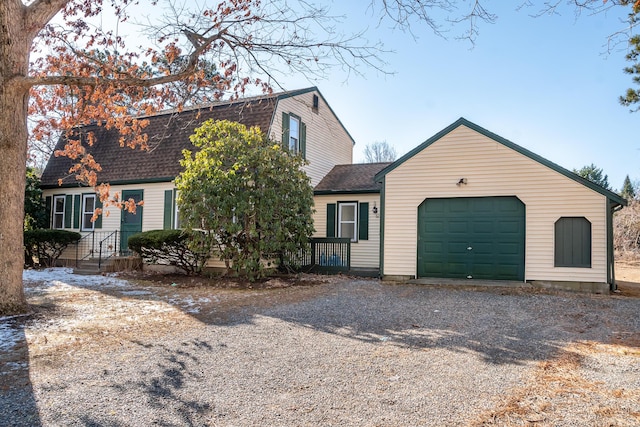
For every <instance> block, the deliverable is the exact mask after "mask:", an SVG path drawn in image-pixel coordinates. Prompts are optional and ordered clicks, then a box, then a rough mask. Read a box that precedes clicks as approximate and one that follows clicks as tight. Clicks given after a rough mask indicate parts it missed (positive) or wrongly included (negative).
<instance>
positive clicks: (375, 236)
mask: <svg viewBox="0 0 640 427" xmlns="http://www.w3.org/2000/svg"><path fill="white" fill-rule="evenodd" d="M313 199H314V203H315V210H316V211H315V213H314V214H313V225H314V227H315V229H316V231H315V233H314V234H313V237H326V236H327V204H328V203H340V202H353V201H355V200H357V201H358V203H359V204H362V203H369V238H368V239H367V240H358V241H357V242H354V243H352V244H351V267H352V268H379V267H380V261H379V254H380V212H378V213H377V214H374V213H373V207H374V206H375V207H376V209H380V196H379V195H378V194H344V195H335V196H334V195H326V196H324V195H323V196H315V197H314V198H313ZM337 226H338V223H337V222H336V228H337Z"/></svg>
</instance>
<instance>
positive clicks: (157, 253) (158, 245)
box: [129, 230, 210, 274]
mask: <svg viewBox="0 0 640 427" xmlns="http://www.w3.org/2000/svg"><path fill="white" fill-rule="evenodd" d="M129 249H131V250H132V251H134V252H137V253H138V254H140V256H141V257H142V260H143V261H144V262H145V263H147V264H166V265H173V266H176V267H178V268H179V269H180V270H182V271H184V272H185V273H186V274H199V273H200V272H201V271H202V268H203V267H204V265H205V264H206V262H207V260H208V259H209V252H210V251H209V247H208V245H207V239H206V238H205V233H203V232H199V231H187V230H151V231H145V232H142V233H137V234H134V235H133V236H131V237H129Z"/></svg>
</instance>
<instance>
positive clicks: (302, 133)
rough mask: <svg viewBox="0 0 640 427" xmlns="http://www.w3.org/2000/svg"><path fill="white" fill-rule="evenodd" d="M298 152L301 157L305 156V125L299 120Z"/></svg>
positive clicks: (304, 157)
mask: <svg viewBox="0 0 640 427" xmlns="http://www.w3.org/2000/svg"><path fill="white" fill-rule="evenodd" d="M300 154H301V155H302V158H303V159H306V158H307V125H305V124H304V123H302V122H300Z"/></svg>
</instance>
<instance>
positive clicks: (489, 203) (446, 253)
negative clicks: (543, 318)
mask: <svg viewBox="0 0 640 427" xmlns="http://www.w3.org/2000/svg"><path fill="white" fill-rule="evenodd" d="M524 218H525V215H524V204H523V203H522V202H521V201H520V200H519V199H518V198H517V197H469V198H453V199H426V200H425V201H424V202H422V204H421V205H420V207H419V208H418V276H419V277H447V278H459V279H463V278H466V279H488V280H496V279H497V280H524V241H525V223H524Z"/></svg>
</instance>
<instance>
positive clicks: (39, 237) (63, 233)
mask: <svg viewBox="0 0 640 427" xmlns="http://www.w3.org/2000/svg"><path fill="white" fill-rule="evenodd" d="M80 237H81V236H80V233H76V232H74V231H67V230H49V229H37V230H28V231H25V232H24V260H25V266H27V267H33V266H34V265H35V260H36V259H37V260H38V264H39V265H40V266H41V267H52V266H54V265H55V263H56V261H57V260H58V258H60V255H62V252H63V251H64V250H65V249H66V248H67V246H69V245H71V244H73V243H76V242H77V241H78V240H80Z"/></svg>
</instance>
